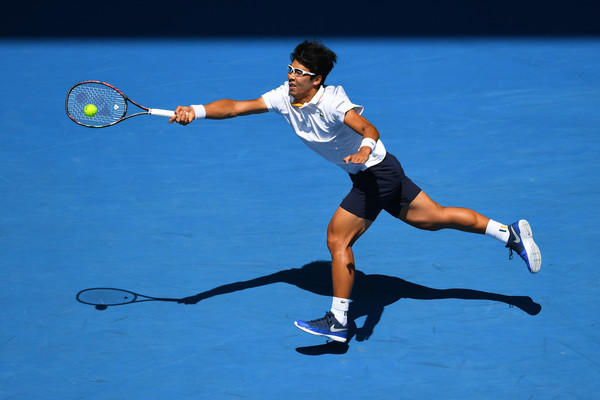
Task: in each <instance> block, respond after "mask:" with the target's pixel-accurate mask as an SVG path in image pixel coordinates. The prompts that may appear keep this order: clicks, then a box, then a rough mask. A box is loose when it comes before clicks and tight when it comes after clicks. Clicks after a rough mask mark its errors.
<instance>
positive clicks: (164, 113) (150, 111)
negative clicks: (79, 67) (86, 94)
mask: <svg viewBox="0 0 600 400" xmlns="http://www.w3.org/2000/svg"><path fill="white" fill-rule="evenodd" d="M89 83H93V84H98V85H104V86H107V87H109V88H111V89H113V90H114V91H115V92H117V93H118V94H119V95H120V96H122V97H123V100H125V110H124V112H123V116H122V117H121V118H119V119H117V120H116V121H113V122H111V123H109V124H105V125H89V124H86V123H83V122H81V121H78V120H77V119H75V118H74V117H73V116H72V115H71V113H70V112H69V95H70V94H71V92H72V91H73V89H75V88H76V87H77V86H80V85H84V84H89ZM128 102H130V103H132V104H133V105H135V106H136V107H139V108H140V109H142V110H143V111H140V112H137V113H134V114H130V115H127V111H128V110H129V104H128ZM65 111H66V112H67V115H68V117H69V118H70V119H71V121H73V122H75V123H76V124H77V125H81V126H85V127H86V128H107V127H109V126H113V125H115V124H118V123H119V122H122V121H125V120H126V119H129V118H132V117H137V116H138V115H157V116H159V117H168V118H170V117H172V116H174V115H175V112H174V111H171V110H163V109H160V108H148V107H144V106H142V105H140V104H139V103H137V102H136V101H134V100H132V99H130V98H129V97H127V95H126V94H125V93H123V92H122V91H120V90H119V89H117V88H116V87H114V86H113V85H111V84H110V83H106V82H102V81H94V80H87V81H83V82H79V83H76V84H74V85H73V86H71V88H70V89H69V91H68V92H67V97H66V99H65Z"/></svg>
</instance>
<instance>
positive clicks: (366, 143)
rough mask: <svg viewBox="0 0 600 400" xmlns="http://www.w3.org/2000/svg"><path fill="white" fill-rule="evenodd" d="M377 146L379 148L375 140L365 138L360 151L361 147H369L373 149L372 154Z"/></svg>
mask: <svg viewBox="0 0 600 400" xmlns="http://www.w3.org/2000/svg"><path fill="white" fill-rule="evenodd" d="M375 146H377V142H376V141H375V140H373V139H371V138H364V139H363V140H362V142H360V147H359V148H358V149H359V150H360V149H361V147H368V148H370V149H371V152H372V151H373V149H374V148H375Z"/></svg>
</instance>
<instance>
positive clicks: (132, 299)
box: [77, 288, 180, 310]
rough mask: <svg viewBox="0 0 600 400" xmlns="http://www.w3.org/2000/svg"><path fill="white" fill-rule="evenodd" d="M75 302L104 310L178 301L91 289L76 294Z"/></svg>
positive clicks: (119, 290)
mask: <svg viewBox="0 0 600 400" xmlns="http://www.w3.org/2000/svg"><path fill="white" fill-rule="evenodd" d="M77 301H79V302H80V303H83V304H89V305H92V306H96V308H97V309H99V310H104V309H106V307H108V306H120V305H123V304H131V303H141V302H144V301H175V302H179V301H180V299H170V298H164V297H152V296H144V295H143V294H139V293H134V292H132V291H129V290H125V289H114V288H93V289H84V290H82V291H81V292H79V293H77Z"/></svg>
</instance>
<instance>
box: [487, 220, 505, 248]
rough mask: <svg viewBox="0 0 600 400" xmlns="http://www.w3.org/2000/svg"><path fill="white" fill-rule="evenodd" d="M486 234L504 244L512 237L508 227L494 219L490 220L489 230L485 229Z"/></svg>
mask: <svg viewBox="0 0 600 400" xmlns="http://www.w3.org/2000/svg"><path fill="white" fill-rule="evenodd" d="M485 234H486V235H487V236H491V237H493V238H496V239H498V240H499V241H501V242H504V244H506V243H508V238H509V236H510V233H509V232H508V226H506V225H504V224H501V223H500V222H496V221H494V220H492V219H490V222H488V226H487V228H485Z"/></svg>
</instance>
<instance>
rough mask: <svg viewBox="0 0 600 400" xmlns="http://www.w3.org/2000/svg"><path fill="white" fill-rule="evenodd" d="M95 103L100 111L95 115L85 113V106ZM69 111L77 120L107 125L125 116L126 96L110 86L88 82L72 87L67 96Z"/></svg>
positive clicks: (84, 122) (93, 124)
mask: <svg viewBox="0 0 600 400" xmlns="http://www.w3.org/2000/svg"><path fill="white" fill-rule="evenodd" d="M88 104H93V105H95V106H96V108H97V109H98V111H97V112H96V114H95V115H93V116H87V115H86V114H85V113H84V109H85V106H86V105H88ZM67 111H68V112H69V115H71V117H73V118H74V119H75V120H77V121H79V122H81V123H83V124H86V125H92V126H105V125H109V124H112V123H113V122H115V121H118V120H119V119H121V118H122V117H124V116H125V113H126V112H127V104H126V100H125V98H123V96H122V95H121V94H120V93H119V92H118V91H116V90H115V89H113V88H111V87H110V86H107V85H104V84H102V83H95V82H86V83H83V84H80V85H77V86H75V87H73V88H72V89H71V91H70V92H69V95H68V98H67Z"/></svg>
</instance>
